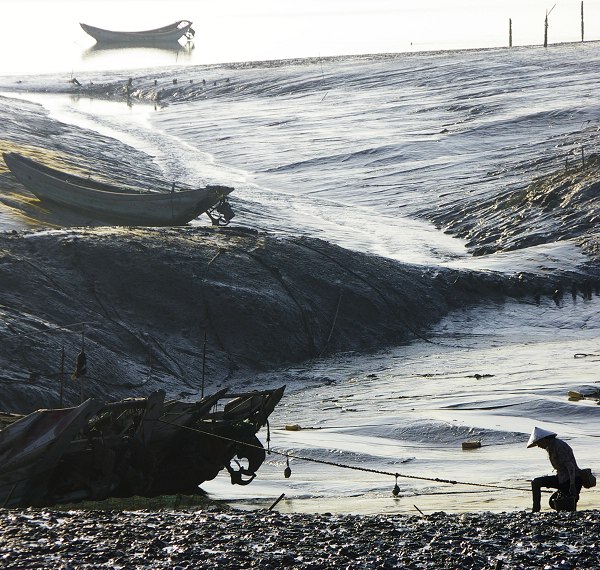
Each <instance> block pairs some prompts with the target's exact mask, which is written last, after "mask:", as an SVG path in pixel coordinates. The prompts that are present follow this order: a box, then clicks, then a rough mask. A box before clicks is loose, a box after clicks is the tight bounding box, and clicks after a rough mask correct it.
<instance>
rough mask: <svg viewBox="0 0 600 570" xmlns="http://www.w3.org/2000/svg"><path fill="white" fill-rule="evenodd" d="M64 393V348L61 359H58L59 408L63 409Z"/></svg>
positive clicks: (63, 348)
mask: <svg viewBox="0 0 600 570" xmlns="http://www.w3.org/2000/svg"><path fill="white" fill-rule="evenodd" d="M64 392H65V347H64V346H63V347H62V352H61V357H60V405H59V407H60V408H62V407H63V400H64Z"/></svg>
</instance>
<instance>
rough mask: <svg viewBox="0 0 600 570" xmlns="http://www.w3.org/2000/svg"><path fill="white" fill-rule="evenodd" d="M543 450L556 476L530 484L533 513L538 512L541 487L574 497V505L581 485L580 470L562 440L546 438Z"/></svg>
mask: <svg viewBox="0 0 600 570" xmlns="http://www.w3.org/2000/svg"><path fill="white" fill-rule="evenodd" d="M543 448H544V449H546V451H547V452H548V459H549V460H550V463H551V464H552V467H554V469H555V470H556V475H548V476H546V477H537V478H536V479H534V480H533V481H532V482H531V492H532V494H533V511H534V512H537V511H539V510H540V506H541V505H540V502H541V488H542V487H550V488H552V489H558V490H559V491H562V492H563V493H565V494H566V495H574V497H575V503H577V501H578V500H579V492H580V491H581V487H582V486H583V485H582V481H581V477H580V476H579V474H580V472H581V470H580V469H579V467H578V466H577V461H575V455H574V454H573V450H572V449H571V446H570V445H569V444H568V443H565V442H564V441H563V440H562V439H558V438H556V437H552V438H548V443H547V444H546V445H545V446H543ZM572 491H573V492H572Z"/></svg>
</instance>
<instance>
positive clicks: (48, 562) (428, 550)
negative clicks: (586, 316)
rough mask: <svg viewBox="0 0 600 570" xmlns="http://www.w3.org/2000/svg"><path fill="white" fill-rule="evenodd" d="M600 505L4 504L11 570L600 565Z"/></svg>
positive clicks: (3, 551) (4, 557)
mask: <svg viewBox="0 0 600 570" xmlns="http://www.w3.org/2000/svg"><path fill="white" fill-rule="evenodd" d="M599 524H600V511H597V510H594V511H581V512H578V513H554V512H545V513H538V514H535V515H532V514H530V513H526V512H514V513H502V514H491V513H476V514H475V513H473V514H463V515H447V514H445V513H442V512H439V513H433V514H431V515H428V516H426V517H420V516H408V517H407V516H389V515H386V516H357V515H331V514H325V515H306V514H293V515H284V514H279V513H277V512H270V511H264V510H263V511H256V512H238V511H232V512H223V511H220V510H214V509H208V510H200V511H198V510H193V511H190V510H188V511H185V510H182V511H173V510H169V511H80V510H72V511H65V512H61V511H52V510H32V509H29V510H25V511H3V512H1V513H0V532H1V534H2V541H1V542H0V564H1V566H2V568H5V569H19V570H24V569H29V568H60V569H65V570H66V569H75V568H77V569H87V568H111V569H166V568H168V569H177V568H179V569H192V568H265V569H267V568H283V567H287V568H311V569H318V568H365V569H366V568H369V569H370V568H415V569H416V568H465V569H467V568H495V569H500V568H502V569H517V568H518V569H522V568H546V569H552V568H561V569H576V568H582V569H583V568H585V569H593V568H600V561H599V552H600V551H599V549H598V533H597V529H598V525H599Z"/></svg>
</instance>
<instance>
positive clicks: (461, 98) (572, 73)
mask: <svg viewBox="0 0 600 570" xmlns="http://www.w3.org/2000/svg"><path fill="white" fill-rule="evenodd" d="M599 57H600V46H598V45H597V44H585V45H578V46H562V47H556V48H553V50H552V51H551V52H550V51H547V50H541V49H536V48H523V49H519V50H514V51H508V50H492V51H478V52H468V53H460V54H457V53H446V54H444V53H442V54H425V55H413V56H410V57H385V58H354V59H332V60H328V61H325V62H323V61H318V62H314V61H312V62H311V61H305V62H301V61H300V62H295V63H293V64H291V63H281V62H280V63H274V64H272V65H269V66H257V65H239V66H228V67H224V66H222V67H210V68H205V67H193V68H186V69H185V70H184V71H182V70H181V69H173V70H170V71H164V72H162V73H161V75H160V81H162V82H163V84H164V85H169V84H170V85H173V83H172V79H173V77H178V78H179V81H180V83H181V84H182V87H181V89H179V90H177V91H175V92H174V93H173V94H172V96H171V98H170V100H169V102H170V104H169V105H168V106H166V107H164V108H163V107H154V106H153V105H148V104H144V103H135V102H134V104H133V106H131V107H127V106H126V105H125V103H114V102H113V103H108V102H101V101H96V100H93V101H92V100H87V99H85V98H68V97H66V96H64V95H60V96H58V95H56V96H49V95H45V94H41V93H40V91H42V89H46V88H48V86H50V88H51V89H52V86H55V88H58V86H59V85H60V81H61V80H60V78H59V77H46V78H44V77H42V78H35V79H31V80H28V81H27V82H25V83H24V84H22V85H21V86H20V87H19V89H22V90H26V91H27V92H28V93H27V95H26V96H27V97H30V98H33V99H35V100H37V101H42V102H43V103H44V105H45V106H46V107H47V108H48V109H49V110H50V111H51V113H52V114H53V116H54V117H56V118H58V119H60V120H62V121H65V122H73V123H75V124H78V125H80V126H85V127H87V128H94V129H97V130H100V131H101V132H103V134H107V135H110V136H115V137H117V138H120V139H121V140H123V141H125V142H127V143H128V144H131V145H133V146H136V147H138V148H141V149H142V150H144V151H145V152H147V153H149V154H151V155H152V156H153V157H155V158H154V160H155V162H156V163H157V164H158V165H159V166H160V168H161V169H162V171H163V172H164V175H165V179H167V180H171V179H177V180H183V181H185V182H187V183H190V182H192V181H193V182H195V183H196V182H198V183H206V182H222V183H228V184H232V185H234V186H235V187H236V192H235V194H234V197H233V198H232V203H233V205H234V209H235V210H236V212H237V217H236V218H235V219H234V223H237V224H240V225H245V226H253V227H259V228H263V229H265V230H267V231H271V232H281V233H290V234H310V235H313V236H318V237H321V238H323V239H326V240H329V241H333V242H336V243H338V244H340V245H342V246H344V247H347V248H351V249H356V250H360V251H367V252H371V253H374V254H377V255H382V256H386V257H390V258H393V259H397V260H399V261H403V262H410V263H421V264H428V265H437V264H439V265H451V266H457V267H465V268H471V269H482V270H493V271H501V272H504V273H510V274H514V273H515V272H517V271H535V272H539V273H542V274H545V275H548V277H549V279H553V280H554V279H558V278H559V276H560V275H561V273H563V272H565V271H569V270H571V269H573V268H578V267H581V266H582V265H583V264H584V263H585V262H586V258H585V257H584V256H583V254H582V253H581V252H580V251H579V249H578V248H577V247H576V245H575V243H574V241H569V240H566V241H560V242H556V243H552V242H550V243H547V244H544V245H540V246H537V247H532V248H528V249H526V250H521V251H516V252H508V253H502V254H496V255H491V256H480V257H477V258H472V257H471V256H470V255H469V253H468V250H467V248H466V247H465V245H466V244H465V241H464V240H459V239H456V238H453V237H451V236H450V235H448V234H446V233H443V232H442V231H440V229H436V228H435V227H434V225H433V224H431V223H430V222H428V221H427V219H428V218H430V217H431V216H432V215H433V214H435V213H436V212H438V211H440V210H447V209H450V208H467V207H473V206H474V205H475V206H476V205H477V202H478V200H479V199H489V197H490V196H492V197H493V196H495V195H499V194H502V193H504V192H507V191H509V190H511V189H515V188H519V187H521V186H522V185H524V184H527V183H528V182H529V181H530V180H531V179H533V178H534V177H536V176H539V175H540V174H542V173H545V172H549V171H552V170H554V169H556V168H557V167H558V165H560V164H562V163H563V162H564V160H565V156H566V155H567V154H569V153H570V154H571V155H572V156H575V155H576V154H577V153H579V151H580V149H581V146H582V145H585V147H586V152H591V151H592V150H593V149H594V147H595V138H594V137H595V134H596V133H597V126H596V123H595V120H596V117H597V116H598V110H599V109H598V102H597V97H596V84H595V69H596V68H597V65H598V59H599ZM92 77H93V75H90V76H83V77H82V79H85V80H87V79H90V78H92ZM153 78H154V76H153V75H152V74H151V73H148V74H147V75H142V76H136V82H139V83H141V84H150V83H151V82H152V80H153ZM202 79H205V80H206V85H203V84H202ZM189 80H191V81H192V82H191V83H190V81H189ZM12 89H15V85H14V83H12V82H11V81H8V80H5V81H4V82H2V81H0V90H2V91H7V90H12ZM4 216H5V218H4V219H5V220H6V222H3V221H2V218H1V217H0V223H2V224H4V225H3V227H4V228H9V227H14V226H15V225H16V226H17V227H19V224H22V222H20V221H17V220H15V219H13V218H10V216H9V215H8V214H4ZM195 223H206V221H202V220H200V221H197V222H195ZM598 302H600V300H599V298H598V297H597V296H596V295H595V296H593V298H592V299H591V300H583V298H581V297H577V298H576V299H572V298H571V296H568V297H565V298H564V299H563V301H562V303H560V304H559V305H557V304H556V303H554V302H553V301H552V300H551V299H542V300H541V302H540V303H539V304H536V303H534V302H533V299H531V300H527V301H524V302H519V303H517V302H513V301H510V302H508V301H507V302H506V303H504V304H500V305H487V306H482V307H479V308H476V309H471V310H468V311H460V312H457V313H454V314H452V315H450V316H448V317H447V318H445V319H444V320H442V321H441V322H440V323H439V325H438V326H437V327H435V329H434V330H432V331H431V333H430V334H429V335H428V337H427V339H415V341H414V342H413V343H411V344H410V345H409V346H404V347H398V348H396V349H393V350H388V351H385V352H381V353H377V354H373V355H367V356H365V355H353V354H349V355H341V356H337V357H335V358H331V359H327V360H322V361H316V362H311V363H307V364H306V365H305V366H302V367H299V368H290V369H287V370H281V371H277V372H276V373H274V374H269V375H265V376H264V377H260V378H258V379H257V381H256V384H257V385H259V384H265V385H273V384H280V383H282V382H286V383H287V384H288V391H287V394H286V397H285V398H284V402H283V404H282V405H281V406H280V407H279V408H278V409H277V410H276V412H275V413H274V414H273V416H272V422H271V428H272V430H271V435H272V441H271V446H272V447H273V449H275V450H277V451H279V452H281V453H283V454H284V455H283V456H282V455H273V456H271V458H270V460H269V462H268V464H267V465H265V466H263V468H262V469H261V470H260V472H259V477H258V479H257V480H256V481H255V482H254V483H253V484H252V485H250V486H248V487H243V488H235V487H231V486H229V485H228V484H227V482H226V481H225V480H223V479H222V478H219V479H218V480H217V481H215V482H213V483H207V484H206V485H204V487H205V488H206V490H208V491H209V492H210V493H211V494H213V496H214V497H216V498H222V499H229V498H231V497H232V496H233V497H237V498H238V499H239V501H240V502H238V503H237V504H238V505H246V506H248V507H250V508H251V507H254V506H255V505H256V504H262V505H266V504H270V503H271V502H272V501H274V499H275V498H276V497H277V496H279V495H280V494H281V493H285V495H286V500H284V501H282V502H281V503H279V505H278V507H277V508H278V509H280V510H290V511H303V510H305V511H313V510H317V511H332V512H333V511H349V512H384V511H387V512H414V510H415V506H414V505H417V506H418V507H419V508H421V509H423V510H429V511H430V510H448V511H461V510H480V509H486V510H498V511H500V510H512V509H524V508H526V507H528V506H529V504H530V498H529V496H528V493H527V492H526V491H525V492H523V491H520V490H518V489H526V488H527V486H528V480H529V479H530V478H531V477H533V476H537V475H542V474H546V473H549V472H550V466H549V464H548V461H547V458H546V457H545V456H544V453H543V452H542V451H541V450H538V449H534V450H528V449H526V448H525V445H524V444H525V442H526V440H527V437H528V433H529V432H530V431H531V429H532V427H533V426H534V425H540V424H541V425H543V426H544V427H546V428H549V429H553V430H555V431H557V432H558V433H559V434H560V435H561V436H564V437H565V438H567V439H568V441H569V442H570V443H571V444H572V445H573V447H574V449H575V452H576V455H577V457H578V459H579V462H580V465H581V466H589V467H592V468H594V467H595V466H596V462H597V458H596V453H595V444H596V439H595V438H596V437H597V431H598V429H597V428H598V420H599V414H600V406H598V405H596V402H595V401H583V402H569V401H568V400H567V391H568V390H573V389H574V390H582V391H585V390H586V389H587V390H589V389H592V388H595V387H597V385H598V384H597V373H596V368H597V362H598V359H599V358H600V356H599V353H600V350H599V349H598V338H599V334H598V333H599V331H598V328H599V325H600V322H599V321H598V316H597V315H598V311H597V305H598ZM582 354H585V355H588V356H581V357H577V358H575V355H578V356H579V355H582ZM286 424H298V425H300V426H301V427H302V428H305V429H301V430H299V431H288V430H284V429H283V428H284V426H285V425H286ZM264 435H265V434H264V433H263V441H264ZM473 438H475V439H480V440H481V442H482V447H481V448H480V449H476V450H471V451H462V449H461V443H462V441H464V440H466V439H473ZM285 454H289V455H290V456H291V457H292V459H291V467H292V469H293V475H292V477H291V478H290V479H289V480H288V479H284V478H283V476H282V473H283V469H284V467H285V458H284V457H285ZM295 457H300V458H307V459H317V460H319V461H327V462H333V463H339V464H343V465H346V466H350V467H358V468H361V469H370V470H374V471H378V472H384V473H387V474H388V475H381V474H378V473H372V472H367V471H362V470H354V469H346V468H341V467H336V466H332V465H325V464H322V463H311V462H310V461H303V460H302V459H296V458H295ZM389 473H400V474H407V475H413V476H424V477H428V478H436V477H437V478H443V479H450V480H457V481H461V482H474V483H489V484H493V485H500V486H505V487H510V488H511V489H513V490H497V489H480V488H476V487H469V486H463V485H460V486H458V485H448V484H443V483H435V482H431V481H419V480H415V479H405V478H403V477H400V478H399V481H398V482H399V484H400V487H401V493H400V496H399V498H394V497H393V496H392V495H391V489H392V487H393V485H394V483H395V478H394V477H392V476H390V475H389ZM467 491H468V492H467ZM248 498H250V500H249V501H248ZM597 498H598V493H597V491H591V492H590V491H584V493H583V496H582V501H581V503H580V506H581V507H583V508H585V507H590V506H592V505H594V504H597ZM257 501H258V502H257Z"/></svg>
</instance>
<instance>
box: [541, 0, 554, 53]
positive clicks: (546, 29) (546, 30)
mask: <svg viewBox="0 0 600 570" xmlns="http://www.w3.org/2000/svg"><path fill="white" fill-rule="evenodd" d="M554 8H556V4H554V6H552V8H550V10H546V20H545V21H544V47H548V16H549V15H550V14H552V10H554Z"/></svg>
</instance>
